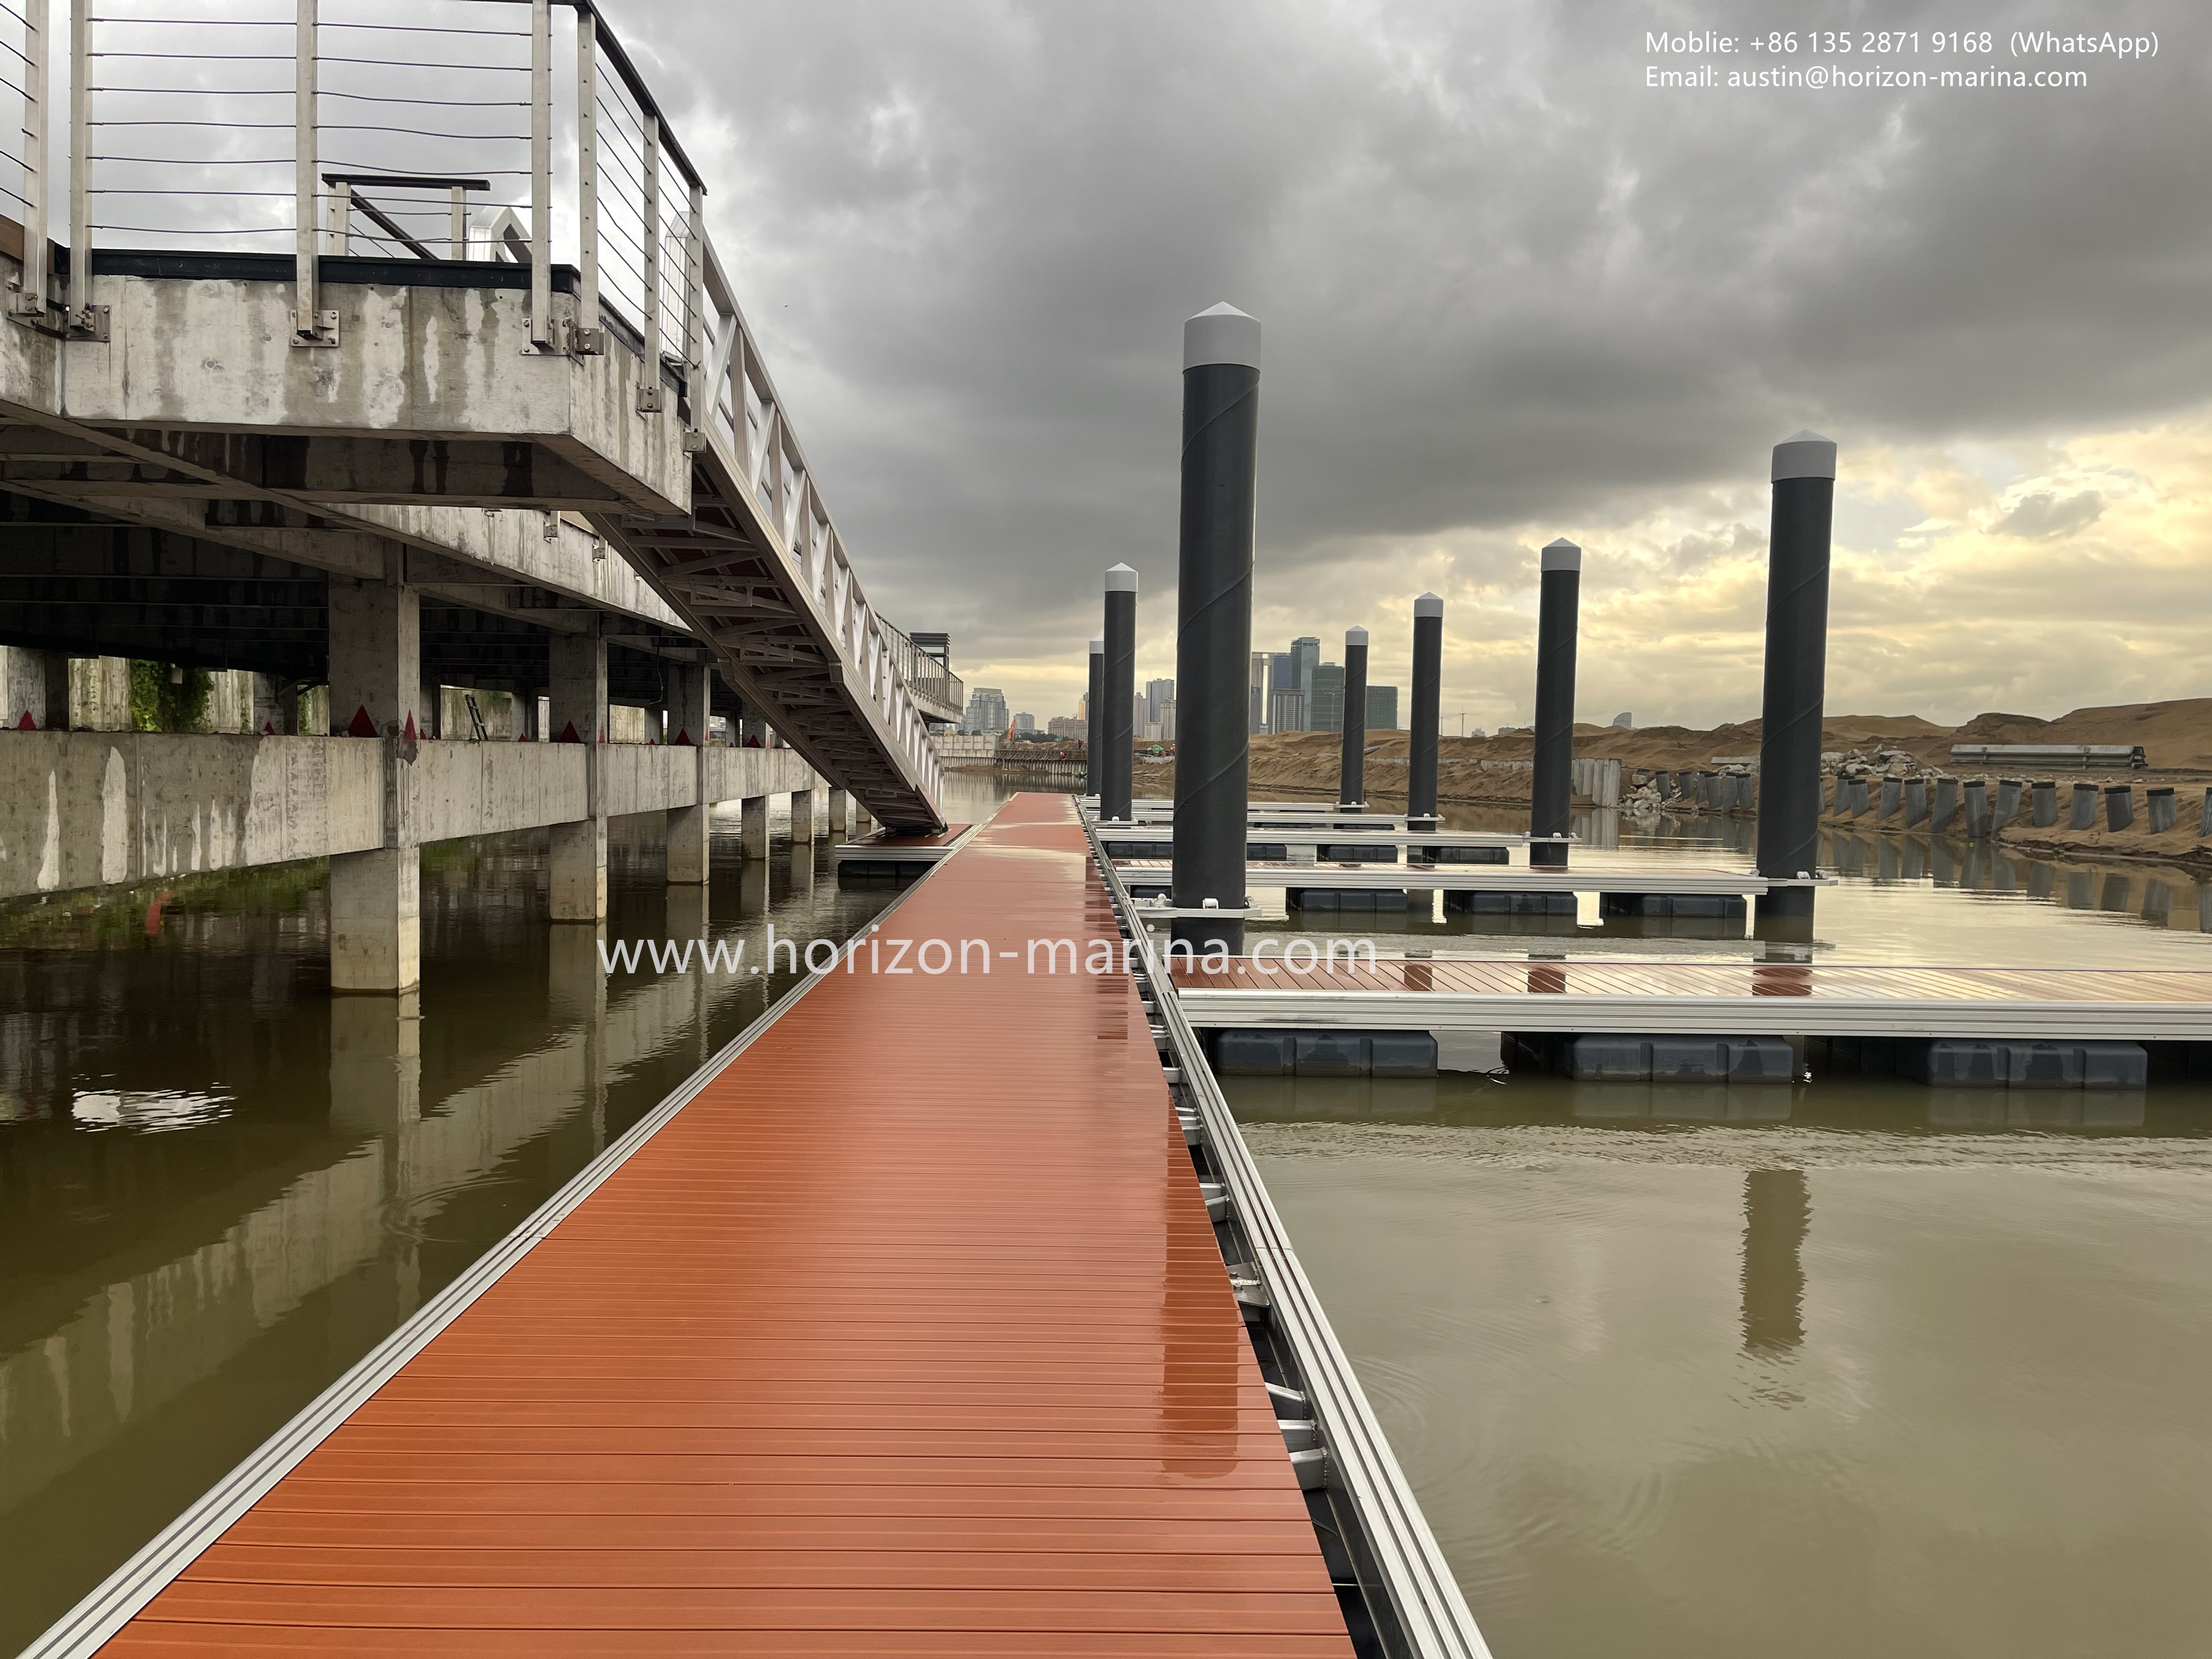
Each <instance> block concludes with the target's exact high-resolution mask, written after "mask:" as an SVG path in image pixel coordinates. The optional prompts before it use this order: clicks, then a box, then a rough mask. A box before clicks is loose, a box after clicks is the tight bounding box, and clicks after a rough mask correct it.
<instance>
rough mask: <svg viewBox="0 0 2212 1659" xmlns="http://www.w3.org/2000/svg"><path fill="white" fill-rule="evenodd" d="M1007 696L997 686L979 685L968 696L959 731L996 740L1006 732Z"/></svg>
mask: <svg viewBox="0 0 2212 1659" xmlns="http://www.w3.org/2000/svg"><path fill="white" fill-rule="evenodd" d="M1006 719H1007V715H1006V693H1005V692H1003V691H1001V690H999V688H998V687H997V686H995V685H979V686H977V687H976V688H975V690H973V691H970V692H969V694H968V708H967V712H966V713H964V714H962V715H961V717H960V725H959V728H958V729H959V730H961V731H963V732H969V733H971V734H974V733H981V734H984V735H987V736H989V737H994V738H995V737H998V736H1000V734H1002V733H1003V732H1005V731H1006Z"/></svg>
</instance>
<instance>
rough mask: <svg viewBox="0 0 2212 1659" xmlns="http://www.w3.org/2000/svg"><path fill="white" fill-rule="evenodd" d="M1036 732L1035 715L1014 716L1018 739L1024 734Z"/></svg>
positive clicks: (1015, 731)
mask: <svg viewBox="0 0 2212 1659" xmlns="http://www.w3.org/2000/svg"><path fill="white" fill-rule="evenodd" d="M1034 731H1036V715H1035V714H1017V715H1015V716H1014V733H1015V735H1016V736H1019V735H1020V734H1021V733H1023V732H1034Z"/></svg>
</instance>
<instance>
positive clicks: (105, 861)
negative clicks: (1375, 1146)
mask: <svg viewBox="0 0 2212 1659" xmlns="http://www.w3.org/2000/svg"><path fill="white" fill-rule="evenodd" d="M478 746H479V747H482V746H483V745H478ZM382 751H383V745H382V744H374V743H362V742H359V741H357V740H355V739H349V738H253V737H180V736H172V735H169V734H167V733H163V732H94V731H79V732H14V733H11V734H9V736H8V737H7V738H5V739H4V740H0V898H14V897H18V896H23V895H26V894H31V893H42V892H43V893H51V892H64V891H68V890H72V889H76V888H83V887H101V886H113V885H118V884H133V883H137V882H143V881H152V880H156V879H159V878H162V877H167V876H179V875H187V874H191V873H195V872H202V871H210V870H236V869H242V868H245V867H246V866H251V865H258V864H279V863H283V862H285V861H287V860H293V859H307V858H320V857H324V856H325V855H331V854H343V853H349V852H358V851H362V850H364V849H366V848H374V847H377V846H380V844H381V843H382V841H383V835H384V829H383V826H384V782H383V777H382V769H383V752H382Z"/></svg>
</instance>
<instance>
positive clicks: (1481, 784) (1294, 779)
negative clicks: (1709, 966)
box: [1152, 697, 2212, 801]
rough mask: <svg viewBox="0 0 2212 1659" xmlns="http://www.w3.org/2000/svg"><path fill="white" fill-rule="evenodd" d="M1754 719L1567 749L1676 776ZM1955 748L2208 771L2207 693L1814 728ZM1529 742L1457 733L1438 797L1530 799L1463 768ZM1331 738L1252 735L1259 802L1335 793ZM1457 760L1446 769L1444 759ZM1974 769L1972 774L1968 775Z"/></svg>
mask: <svg viewBox="0 0 2212 1659" xmlns="http://www.w3.org/2000/svg"><path fill="white" fill-rule="evenodd" d="M1408 741H1409V739H1408V736H1407V733H1406V732H1402V731H1397V732H1375V733H1372V734H1371V735H1370V738H1369V739H1368V745H1369V746H1368V751H1367V782H1368V793H1369V795H1370V798H1373V799H1391V798H1393V797H1394V796H1395V797H1402V796H1403V795H1404V793H1405V788H1406V785H1405V770H1404V766H1405V759H1406V753H1407V745H1408ZM1954 743H2125V744H2142V747H2143V749H2144V750H2145V751H2146V753H2147V754H2148V757H2149V761H2150V765H2151V768H2152V769H2153V770H2154V771H2161V772H2177V771H2182V772H2185V771H2197V770H2212V697H2184V698H2179V699H2176V700H2174V701H2172V702H2134V703H2118V704H2114V705H2112V707H2110V708H2077V709H2075V710H2074V711H2073V712H2072V713H2071V714H2061V715H2060V716H2058V718H2057V719H2056V720H2042V719H2039V718H2038V717H2037V716H2035V715H2033V714H2005V713H2002V712H2001V711H1995V710H1992V711H1991V712H1990V713H1987V714H1977V715H1975V716H1974V718H1973V719H1972V720H1968V721H1967V722H1966V724H1965V725H1963V726H1938V725H1936V723H1935V722H1934V721H1932V720H1923V719H1921V718H1920V716H1918V715H1917V714H1832V715H1830V716H1829V717H1828V718H1827V719H1826V720H1825V721H1823V722H1822V724H1821V747H1822V748H1824V749H1827V750H1851V749H1856V750H1858V751H1859V752H1860V753H1862V754H1863V755H1867V756H1869V757H1871V756H1872V755H1873V754H1874V753H1875V751H1876V750H1883V749H1902V750H1907V751H1908V752H1910V753H1911V754H1912V755H1914V756H1917V757H1918V758H1919V760H1920V761H1921V762H1922V763H1923V765H1932V766H1939V767H1943V768H1946V769H1948V768H1949V766H1950V762H1951V745H1952V744H1954ZM1533 748H1534V739H1533V738H1531V737H1530V736H1529V734H1528V732H1507V733H1505V734H1504V736H1502V737H1490V738H1455V737H1450V736H1447V737H1445V738H1442V739H1441V740H1440V741H1439V743H1438V744H1437V750H1438V758H1439V759H1440V760H1442V761H1443V762H1444V763H1446V764H1445V766H1444V768H1443V780H1442V781H1443V796H1444V798H1445V799H1448V800H1449V799H1461V800H1498V801H1504V800H1508V799H1514V798H1516V797H1517V798H1518V799H1523V800H1525V799H1528V781H1527V774H1526V773H1524V772H1519V771H1516V770H1515V769H1511V768H1510V767H1497V766H1495V765H1493V767H1492V769H1484V768H1482V767H1480V765H1475V764H1468V763H1480V762H1482V761H1489V762H1492V763H1498V762H1509V763H1510V762H1526V761H1528V759H1529V758H1530V757H1531V754H1532V752H1533ZM1758 752H1759V722H1758V721H1757V720H1743V721H1741V722H1738V723H1735V724H1732V725H1726V726H1713V727H1711V728H1710V729H1705V730H1700V729H1699V728H1696V727H1692V726H1642V727H1638V728H1634V729H1626V730H1625V729H1623V728H1622V727H1620V726H1584V725H1579V724H1578V725H1577V726H1576V727H1575V753H1576V754H1577V755H1580V756H1586V757H1591V758H1594V759H1600V760H1618V761H1620V763H1621V765H1622V767H1623V769H1625V770H1626V771H1628V772H1630V773H1633V772H1634V771H1635V770H1636V769H1638V768H1639V767H1640V768H1644V769H1665V770H1667V771H1682V770H1685V769H1696V768H1702V767H1707V766H1711V764H1712V763H1713V758H1714V757H1715V756H1722V755H1726V756H1734V755H1754V754H1757V753H1758ZM1337 757H1338V739H1337V735H1336V733H1334V732H1284V733H1281V734H1280V735H1270V736H1261V737H1255V738H1253V739H1252V787H1253V793H1255V795H1263V794H1264V793H1266V792H1267V790H1269V789H1280V790H1299V791H1305V792H1312V791H1330V790H1334V788H1335V787H1336V781H1337ZM1455 761H1456V762H1460V763H1462V764H1461V765H1459V766H1456V767H1455V766H1453V765H1451V764H1450V763H1452V762H1455ZM1972 770H1975V771H1979V770H1980V768H1974V769H1972ZM1172 775H1173V769H1172V768H1171V767H1170V766H1161V767H1159V768H1158V771H1157V773H1156V774H1155V775H1154V777H1153V784H1152V787H1154V788H1156V789H1158V790H1159V791H1160V792H1161V793H1165V791H1166V789H1167V788H1168V787H1170V785H1169V784H1168V780H1169V779H1170V778H1171V777H1172Z"/></svg>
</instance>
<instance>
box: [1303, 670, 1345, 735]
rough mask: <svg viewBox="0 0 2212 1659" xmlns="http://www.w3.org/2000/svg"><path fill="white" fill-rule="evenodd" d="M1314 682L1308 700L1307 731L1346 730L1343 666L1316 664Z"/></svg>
mask: <svg viewBox="0 0 2212 1659" xmlns="http://www.w3.org/2000/svg"><path fill="white" fill-rule="evenodd" d="M1312 680H1313V686H1312V690H1310V692H1309V693H1308V694H1307V698H1306V730H1307V731H1309V732H1341V731H1342V730H1343V729H1344V667H1343V665H1341V664H1340V663H1333V662H1324V663H1316V665H1314V671H1313V677H1312Z"/></svg>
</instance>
